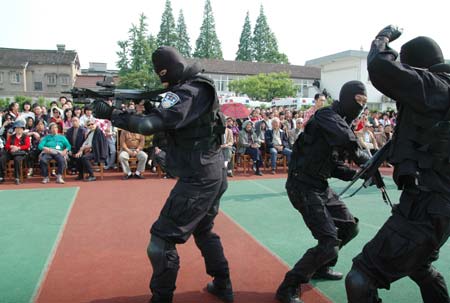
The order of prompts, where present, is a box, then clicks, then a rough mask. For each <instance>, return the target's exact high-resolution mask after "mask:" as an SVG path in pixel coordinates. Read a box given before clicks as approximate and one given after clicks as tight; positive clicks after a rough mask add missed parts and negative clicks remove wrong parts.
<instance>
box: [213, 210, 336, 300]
mask: <svg viewBox="0 0 450 303" xmlns="http://www.w3.org/2000/svg"><path fill="white" fill-rule="evenodd" d="M220 212H221V214H222V215H223V216H224V217H226V218H227V219H228V220H230V222H232V223H233V224H234V225H236V226H237V227H238V228H239V229H240V230H241V232H243V233H244V234H246V235H247V236H248V237H250V239H252V240H253V241H255V243H257V245H259V246H260V247H261V248H262V249H263V250H264V251H266V252H267V253H268V254H269V255H271V256H272V257H274V258H275V259H276V260H278V261H279V262H280V263H281V264H283V265H284V266H285V267H286V270H289V269H290V265H289V264H287V263H286V261H284V260H283V259H282V258H281V257H280V256H278V255H277V254H275V253H274V252H272V251H271V250H270V249H269V248H267V247H266V246H265V245H263V244H262V243H261V242H260V241H259V240H258V239H256V238H255V237H254V236H253V235H252V234H250V233H249V232H248V231H247V230H246V229H245V228H244V227H243V226H242V225H240V224H239V223H238V222H236V221H235V220H234V219H233V218H231V217H230V216H229V215H228V214H226V213H225V212H224V211H223V210H221V211H220ZM280 283H281V281H280ZM304 285H305V284H304ZM306 285H307V287H309V288H310V289H312V290H313V291H314V293H315V294H316V295H317V296H319V297H322V299H324V300H327V301H329V302H333V301H332V300H331V299H330V298H329V297H328V296H327V295H326V294H324V293H323V292H322V291H321V290H320V289H318V288H316V287H314V286H312V285H311V284H309V283H308V284H306ZM302 293H303V291H302Z"/></svg>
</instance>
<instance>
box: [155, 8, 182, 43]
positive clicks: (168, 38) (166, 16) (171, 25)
mask: <svg viewBox="0 0 450 303" xmlns="http://www.w3.org/2000/svg"><path fill="white" fill-rule="evenodd" d="M177 40H178V39H177V32H176V29H175V19H174V17H173V13H172V6H171V4H170V0H166V7H165V9H164V12H163V14H162V17H161V25H160V27H159V33H158V37H157V43H158V46H163V45H165V46H173V47H176V44H177Z"/></svg>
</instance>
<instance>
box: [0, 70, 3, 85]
mask: <svg viewBox="0 0 450 303" xmlns="http://www.w3.org/2000/svg"><path fill="white" fill-rule="evenodd" d="M0 83H3V72H0Z"/></svg>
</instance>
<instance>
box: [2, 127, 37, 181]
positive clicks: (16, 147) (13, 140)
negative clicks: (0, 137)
mask: <svg viewBox="0 0 450 303" xmlns="http://www.w3.org/2000/svg"><path fill="white" fill-rule="evenodd" d="M13 128H14V134H13V135H11V136H9V138H8V140H7V141H6V145H5V149H6V151H7V155H6V161H9V160H14V177H15V181H16V184H17V185H19V184H20V168H21V167H23V161H24V160H26V158H27V155H28V151H29V150H30V145H31V143H30V137H28V136H27V135H25V134H24V132H23V131H24V129H25V122H24V121H23V120H19V119H18V120H17V121H15V122H14V125H13Z"/></svg>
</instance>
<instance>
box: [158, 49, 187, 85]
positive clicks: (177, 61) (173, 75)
mask: <svg viewBox="0 0 450 303" xmlns="http://www.w3.org/2000/svg"><path fill="white" fill-rule="evenodd" d="M152 62H153V67H154V69H155V72H156V73H157V74H158V76H159V79H160V80H161V82H162V83H164V82H168V83H169V85H174V84H177V83H178V82H179V81H180V80H181V79H182V78H183V72H184V70H185V68H186V61H185V60H184V58H183V56H181V55H180V53H179V52H178V51H177V50H176V49H175V48H173V47H170V46H161V47H158V49H157V50H155V51H154V52H153V54H152ZM163 70H166V72H164V71H163Z"/></svg>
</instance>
